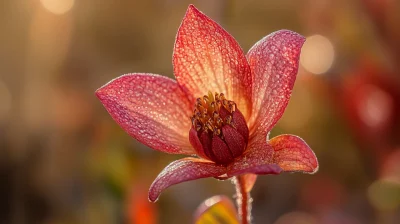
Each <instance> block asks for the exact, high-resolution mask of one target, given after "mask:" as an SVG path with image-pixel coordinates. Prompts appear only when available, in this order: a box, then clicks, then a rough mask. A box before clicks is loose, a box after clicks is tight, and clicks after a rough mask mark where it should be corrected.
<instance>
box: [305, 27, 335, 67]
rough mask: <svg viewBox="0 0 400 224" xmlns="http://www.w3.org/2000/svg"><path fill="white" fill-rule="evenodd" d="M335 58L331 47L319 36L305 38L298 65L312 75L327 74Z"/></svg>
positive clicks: (326, 39)
mask: <svg viewBox="0 0 400 224" xmlns="http://www.w3.org/2000/svg"><path fill="white" fill-rule="evenodd" d="M334 57H335V51H334V49H333V45H332V43H331V41H329V39H328V38H326V37H324V36H321V35H314V36H310V37H307V40H306V42H305V43H304V46H303V48H302V50H301V56H300V63H301V66H303V67H304V69H306V70H307V71H309V72H311V73H314V74H322V73H325V72H327V71H328V70H329V69H330V68H331V66H332V64H333V60H334Z"/></svg>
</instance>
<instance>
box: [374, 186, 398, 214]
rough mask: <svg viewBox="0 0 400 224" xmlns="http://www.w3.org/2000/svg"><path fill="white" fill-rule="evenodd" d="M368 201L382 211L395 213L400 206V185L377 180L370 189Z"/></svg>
mask: <svg viewBox="0 0 400 224" xmlns="http://www.w3.org/2000/svg"><path fill="white" fill-rule="evenodd" d="M368 199H369V201H370V203H371V205H372V206H374V207H375V208H376V209H378V210H380V211H393V210H395V209H397V208H399V206H400V185H399V184H397V183H394V182H391V181H388V180H377V181H375V182H374V183H372V184H371V186H370V187H369V188H368Z"/></svg>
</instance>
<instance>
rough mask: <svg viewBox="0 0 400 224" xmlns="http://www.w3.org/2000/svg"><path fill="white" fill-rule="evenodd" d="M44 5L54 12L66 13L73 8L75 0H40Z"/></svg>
mask: <svg viewBox="0 0 400 224" xmlns="http://www.w3.org/2000/svg"><path fill="white" fill-rule="evenodd" d="M40 2H41V3H42V5H43V7H44V8H45V9H47V10H48V11H50V12H51V13H54V14H58V15H61V14H64V13H67V12H68V11H69V10H71V9H72V7H73V6H74V3H75V0H40Z"/></svg>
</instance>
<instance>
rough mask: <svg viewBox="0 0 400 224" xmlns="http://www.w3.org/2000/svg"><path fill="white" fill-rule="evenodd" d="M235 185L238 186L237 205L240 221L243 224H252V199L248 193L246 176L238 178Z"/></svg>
mask: <svg viewBox="0 0 400 224" xmlns="http://www.w3.org/2000/svg"><path fill="white" fill-rule="evenodd" d="M234 184H235V186H236V203H237V206H238V213H239V219H240V220H241V222H242V224H250V221H251V202H252V199H251V197H250V193H249V192H247V191H246V178H244V176H236V177H235V179H234Z"/></svg>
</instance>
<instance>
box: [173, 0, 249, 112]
mask: <svg viewBox="0 0 400 224" xmlns="http://www.w3.org/2000/svg"><path fill="white" fill-rule="evenodd" d="M173 64H174V73H175V76H176V80H177V81H178V83H179V85H181V86H182V87H183V89H185V90H186V91H187V92H188V93H189V94H190V95H192V96H193V97H195V98H197V97H202V96H203V95H205V94H207V92H208V91H211V92H213V93H214V92H218V93H224V94H225V97H226V98H227V99H229V100H233V101H235V102H236V103H237V105H238V107H239V109H240V111H242V113H243V115H244V116H245V117H247V116H248V115H249V113H250V100H251V72H250V67H249V65H248V63H247V60H246V57H245V55H244V53H243V51H242V49H241V48H240V46H239V44H238V43H237V42H236V40H235V39H234V38H233V37H232V36H231V35H230V34H229V33H228V32H226V31H225V30H224V29H223V28H222V27H221V26H219V25H218V24H217V23H216V22H214V21H213V20H211V19H210V18H208V17H207V16H206V15H204V14H203V13H201V12H200V11H199V10H197V9H196V8H195V7H194V6H193V5H190V6H189V8H188V10H187V12H186V15H185V17H184V18H183V21H182V24H181V26H180V27H179V30H178V34H177V37H176V42H175V47H174V54H173Z"/></svg>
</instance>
